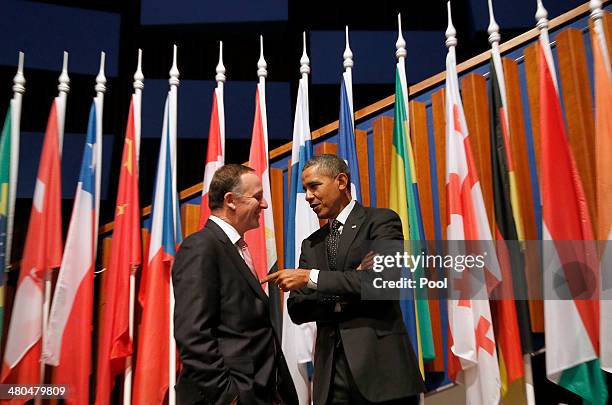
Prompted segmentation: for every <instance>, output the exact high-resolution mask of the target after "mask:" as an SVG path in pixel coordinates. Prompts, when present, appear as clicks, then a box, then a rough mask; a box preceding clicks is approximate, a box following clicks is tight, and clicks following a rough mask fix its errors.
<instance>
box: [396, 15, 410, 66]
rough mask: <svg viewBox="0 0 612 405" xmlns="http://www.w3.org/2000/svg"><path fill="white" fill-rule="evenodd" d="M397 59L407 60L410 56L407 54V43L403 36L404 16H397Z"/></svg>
mask: <svg viewBox="0 0 612 405" xmlns="http://www.w3.org/2000/svg"><path fill="white" fill-rule="evenodd" d="M395 49H396V51H395V57H396V58H397V59H401V58H405V57H406V55H407V54H408V53H407V52H406V41H405V40H404V36H403V35H402V15H401V14H399V13H398V14H397V41H396V42H395Z"/></svg>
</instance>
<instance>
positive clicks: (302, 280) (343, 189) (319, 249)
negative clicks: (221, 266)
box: [262, 155, 424, 405]
mask: <svg viewBox="0 0 612 405" xmlns="http://www.w3.org/2000/svg"><path fill="white" fill-rule="evenodd" d="M302 184H303V186H304V189H305V191H306V200H307V201H308V203H309V204H310V207H311V208H312V209H313V210H314V212H315V213H316V214H317V216H318V217H319V219H328V220H329V222H328V223H327V224H326V225H325V226H323V227H322V228H321V229H319V230H318V231H316V232H314V233H313V234H312V235H310V236H309V237H308V238H307V239H305V240H304V242H303V243H302V253H301V256H300V269H295V270H294V269H288V270H283V271H279V272H277V273H274V274H272V275H269V276H267V277H266V278H265V279H264V280H262V281H274V282H275V283H276V284H277V285H278V286H279V287H280V288H282V289H283V290H285V291H287V290H292V292H291V295H290V297H289V300H288V303H287V305H288V310H289V315H290V316H291V319H292V320H293V322H295V323H298V324H301V323H304V322H312V321H316V322H317V342H316V346H315V363H314V403H315V405H325V404H334V405H335V404H351V405H352V404H355V405H359V404H373V403H375V404H389V405H391V404H393V405H395V404H416V403H418V394H419V393H420V392H423V391H424V385H423V381H422V378H421V375H420V371H419V368H418V362H417V359H416V357H415V355H414V351H413V350H412V347H411V345H410V341H409V339H408V336H407V334H406V329H405V327H404V323H403V321H402V314H401V310H400V306H399V302H398V301H397V300H379V301H374V300H373V301H366V300H362V299H361V298H362V297H361V294H362V287H363V286H364V285H365V284H362V283H364V282H365V283H367V282H369V281H370V280H372V278H373V277H374V276H375V273H373V272H372V271H371V270H364V269H368V268H370V267H369V266H368V264H367V263H369V262H370V261H371V259H367V258H366V256H367V255H366V253H367V252H368V251H369V245H368V242H369V241H372V240H402V239H403V233H402V224H401V221H400V219H399V217H398V215H397V214H396V213H395V212H393V211H391V210H388V209H380V208H366V207H363V206H361V205H360V204H359V203H357V202H356V201H354V200H353V199H352V198H351V193H350V184H351V182H350V174H349V170H348V167H347V165H346V163H345V162H344V161H343V160H342V159H340V158H338V157H337V156H335V155H320V156H316V157H314V158H313V159H311V160H310V161H309V162H308V163H306V165H305V166H304V170H303V172H302Z"/></svg>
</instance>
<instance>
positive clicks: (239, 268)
mask: <svg viewBox="0 0 612 405" xmlns="http://www.w3.org/2000/svg"><path fill="white" fill-rule="evenodd" d="M206 228H207V229H210V230H211V231H213V233H214V234H215V236H216V237H217V239H218V240H219V241H220V242H222V243H223V244H224V245H225V251H226V252H227V255H228V257H229V258H230V260H231V261H232V263H233V264H234V266H232V267H233V268H234V269H235V271H236V272H237V273H239V274H240V275H241V276H242V277H243V278H244V279H245V280H246V282H247V284H248V285H249V286H250V287H251V290H253V292H254V293H255V295H256V296H258V297H259V298H260V299H261V300H263V301H264V302H265V303H266V304H267V303H268V296H267V295H266V293H265V292H264V290H263V288H261V284H260V283H259V281H258V280H257V279H255V276H253V274H252V273H251V269H249V266H247V264H246V262H245V261H244V259H243V258H242V256H240V253H238V249H237V248H236V246H234V245H233V244H232V242H231V241H230V240H229V238H228V237H227V235H226V234H225V232H223V229H221V227H219V225H217V224H215V223H214V222H213V221H211V220H208V222H207V223H206Z"/></svg>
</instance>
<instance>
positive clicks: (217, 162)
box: [200, 87, 225, 228]
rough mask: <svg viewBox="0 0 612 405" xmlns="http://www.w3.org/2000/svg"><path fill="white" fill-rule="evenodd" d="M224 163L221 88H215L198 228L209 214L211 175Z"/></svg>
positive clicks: (223, 117) (223, 123)
mask: <svg viewBox="0 0 612 405" xmlns="http://www.w3.org/2000/svg"><path fill="white" fill-rule="evenodd" d="M224 164H225V114H224V108H223V89H222V88H220V87H217V88H215V91H214V93H213V105H212V112H211V114H210V128H209V130H208V149H207V151H206V166H205V167H204V181H203V182H202V202H201V203H200V228H202V227H203V226H204V224H206V221H208V217H209V216H210V208H208V188H209V187H210V182H211V181H212V178H213V175H214V174H215V172H216V171H217V169H219V168H220V167H221V166H223V165H224Z"/></svg>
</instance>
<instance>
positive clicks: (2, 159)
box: [0, 107, 11, 336]
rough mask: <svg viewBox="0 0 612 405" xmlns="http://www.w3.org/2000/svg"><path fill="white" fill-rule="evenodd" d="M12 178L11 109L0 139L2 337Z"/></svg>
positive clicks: (0, 308)
mask: <svg viewBox="0 0 612 405" xmlns="http://www.w3.org/2000/svg"><path fill="white" fill-rule="evenodd" d="M10 177H11V107H9V109H8V112H7V113H6V119H5V120H4V127H3V128H2V136H1V137H0V336H1V335H2V325H3V320H4V282H5V280H4V271H5V269H6V267H7V266H8V265H9V264H10V263H7V260H6V259H7V257H8V255H9V252H8V251H7V250H8V247H9V246H10V244H9V243H8V236H9V235H8V217H9V201H10V199H9V184H10Z"/></svg>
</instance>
